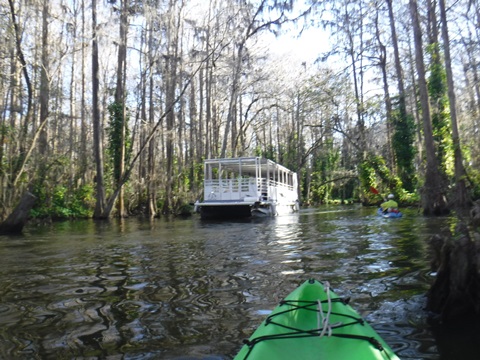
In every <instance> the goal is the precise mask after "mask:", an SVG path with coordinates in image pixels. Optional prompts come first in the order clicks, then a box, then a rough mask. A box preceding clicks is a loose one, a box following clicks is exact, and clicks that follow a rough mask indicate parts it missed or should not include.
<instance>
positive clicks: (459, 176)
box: [439, 0, 471, 208]
mask: <svg viewBox="0 0 480 360" xmlns="http://www.w3.org/2000/svg"><path fill="white" fill-rule="evenodd" d="M439 5H440V20H441V23H442V38H443V49H444V52H445V70H446V73H447V86H448V100H449V105H450V119H451V123H452V140H453V151H454V157H455V186H456V187H455V190H456V199H455V205H456V206H457V207H459V208H467V207H468V206H469V205H470V204H471V201H470V199H469V196H468V192H467V186H466V172H465V167H464V166H463V155H462V148H461V146H460V135H459V133H458V125H457V123H458V122H457V101H456V97H455V84H454V81H453V72H452V60H451V56H450V39H449V36H448V25H447V24H448V23H447V12H446V9H445V0H439Z"/></svg>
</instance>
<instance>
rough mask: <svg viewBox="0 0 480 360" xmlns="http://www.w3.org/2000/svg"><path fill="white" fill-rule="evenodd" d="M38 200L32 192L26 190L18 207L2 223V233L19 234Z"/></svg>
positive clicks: (0, 227) (0, 232)
mask: <svg viewBox="0 0 480 360" xmlns="http://www.w3.org/2000/svg"><path fill="white" fill-rule="evenodd" d="M36 200H37V198H36V196H34V195H33V194H32V193H30V192H28V191H27V192H25V194H23V196H22V198H21V199H20V202H19V203H18V205H17V207H16V208H15V209H14V210H13V211H12V212H11V213H10V215H9V216H8V217H7V219H6V220H5V221H4V222H3V223H2V224H0V234H18V233H21V232H22V230H23V227H24V226H25V224H26V223H27V220H28V215H29V213H30V210H31V209H32V208H33V205H34V204H35V201H36Z"/></svg>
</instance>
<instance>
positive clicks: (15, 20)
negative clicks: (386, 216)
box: [0, 0, 480, 219]
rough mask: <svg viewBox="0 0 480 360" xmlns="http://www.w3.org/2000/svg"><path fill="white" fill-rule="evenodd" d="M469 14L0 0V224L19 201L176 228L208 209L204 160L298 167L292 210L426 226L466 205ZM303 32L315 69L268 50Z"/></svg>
mask: <svg viewBox="0 0 480 360" xmlns="http://www.w3.org/2000/svg"><path fill="white" fill-rule="evenodd" d="M479 13H480V2H479V1H478V0H471V1H467V2H465V1H447V0H424V1H418V3H417V0H402V1H393V0H386V1H385V0H376V1H371V0H369V1H366V0H355V1H352V0H324V1H321V2H320V1H313V0H312V1H305V2H304V1H285V2H279V1H275V0H256V1H241V2H239V1H234V0H204V1H203V0H199V1H187V0H168V1H163V0H152V1H148V0H143V1H141V0H90V1H86V0H28V1H25V0H8V3H6V2H2V3H1V4H0V32H1V39H2V40H1V41H2V46H1V47H0V66H1V68H2V71H1V73H0V76H1V78H0V94H1V97H0V103H1V107H0V108H1V109H2V113H1V117H0V121H1V122H0V129H1V133H0V141H1V144H2V147H1V148H0V166H1V169H0V180H1V184H2V187H1V192H0V203H1V212H0V217H1V218H2V219H5V218H6V217H7V216H8V215H9V214H10V213H11V212H12V210H13V209H14V207H15V206H16V204H17V203H18V201H19V200H20V199H21V198H22V194H24V193H25V192H26V191H28V192H31V193H32V194H34V195H35V197H36V198H37V202H36V205H35V206H34V209H33V210H32V213H31V214H32V216H36V217H44V216H48V217H58V218H69V217H95V218H107V217H110V216H112V215H116V216H126V215H128V214H132V213H140V212H141V213H148V214H149V215H150V216H157V215H159V214H162V213H163V214H172V213H173V214H176V213H179V212H181V211H182V209H183V208H184V207H185V206H186V205H187V204H189V203H192V202H194V201H195V200H197V199H199V198H201V196H202V176H203V171H202V164H203V160H204V159H207V158H219V157H220V158H223V157H239V156H252V155H255V156H263V157H266V158H269V159H272V160H274V161H277V162H279V163H281V164H282V165H284V166H286V167H288V168H290V169H292V170H294V171H296V172H297V173H298V174H299V177H300V182H299V183H300V188H299V191H300V194H301V200H302V203H303V204H321V203H329V202H332V201H342V202H343V201H361V202H363V203H365V204H372V203H375V202H377V201H378V200H379V197H378V195H377V194H375V193H372V192H371V191H370V190H369V189H371V188H374V189H378V191H379V192H380V194H388V193H394V194H395V195H396V196H397V198H398V199H399V200H400V201H401V202H403V203H411V202H415V201H418V202H420V203H421V205H422V208H423V210H424V213H426V214H442V213H445V212H447V211H448V210H449V209H451V208H453V207H465V206H468V205H469V204H470V202H471V200H474V199H477V198H479V197H480V186H479V184H480V172H479V169H480V167H479V162H480V148H479V146H480V145H479V142H478V131H479V126H480V117H479V107H480V81H479V79H478V77H479V75H480V69H479V64H478V60H477V59H478V58H480V56H479V55H480V54H479V51H480V48H479V41H480V32H479V31H480V30H479V29H480V24H479V23H478V21H479V19H480V17H479V16H478V14H479ZM312 29H317V30H318V29H319V30H320V31H318V33H319V34H322V35H320V36H319V38H317V39H313V41H315V43H312V44H311V47H312V48H314V49H319V50H318V53H316V54H314V56H313V57H312V56H311V53H312V52H311V51H310V52H309V54H308V55H307V54H306V53H304V52H303V51H302V50H301V48H299V47H298V48H295V47H291V48H285V49H284V48H282V45H281V44H282V43H281V42H280V40H278V39H282V38H285V37H287V36H288V37H293V38H295V37H296V36H298V37H301V36H302V35H304V34H306V33H308V32H309V31H311V30H312ZM289 43H292V42H289ZM273 44H280V45H279V46H278V45H277V46H275V47H273V46H272V45H273ZM319 45H320V46H319ZM310 50H311V49H310Z"/></svg>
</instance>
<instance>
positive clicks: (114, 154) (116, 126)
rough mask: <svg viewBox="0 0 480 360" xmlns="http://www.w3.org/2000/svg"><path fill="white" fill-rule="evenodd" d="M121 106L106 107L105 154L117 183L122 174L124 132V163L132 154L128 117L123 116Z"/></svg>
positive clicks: (117, 104) (113, 104) (126, 115)
mask: <svg viewBox="0 0 480 360" xmlns="http://www.w3.org/2000/svg"><path fill="white" fill-rule="evenodd" d="M123 108H124V107H123V104H121V103H116V102H114V103H112V104H110V105H109V106H108V113H109V115H110V117H109V126H108V127H107V134H108V140H109V142H108V147H107V153H108V154H109V156H110V160H111V162H112V163H113V176H114V179H115V181H117V182H118V181H119V180H120V177H121V175H122V174H120V169H121V161H122V134H123V132H125V138H124V151H125V159H124V162H125V163H128V160H129V158H130V155H131V153H132V139H131V136H130V131H129V128H128V126H127V124H128V120H129V115H128V113H127V114H125V119H124V114H123Z"/></svg>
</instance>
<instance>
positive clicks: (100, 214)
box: [92, 0, 105, 219]
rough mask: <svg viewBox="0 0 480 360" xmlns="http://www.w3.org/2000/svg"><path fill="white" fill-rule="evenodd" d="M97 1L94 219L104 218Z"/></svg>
mask: <svg viewBox="0 0 480 360" xmlns="http://www.w3.org/2000/svg"><path fill="white" fill-rule="evenodd" d="M97 36H98V34H97V0H92V115H93V118H92V121H93V146H94V149H95V166H96V170H97V174H96V190H97V198H96V204H95V211H94V214H93V217H94V218H97V219H101V218H105V214H104V210H105V186H104V178H103V143H102V125H101V119H100V108H99V98H98V95H99V85H100V79H99V64H98V39H97Z"/></svg>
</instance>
